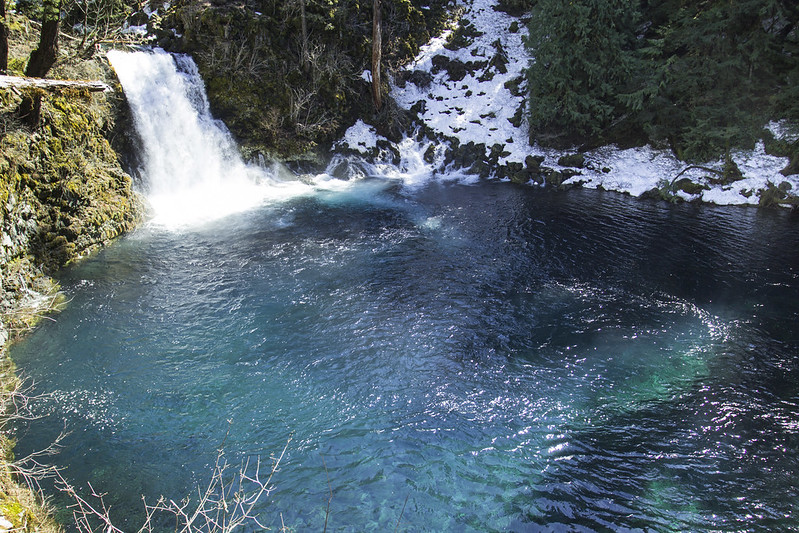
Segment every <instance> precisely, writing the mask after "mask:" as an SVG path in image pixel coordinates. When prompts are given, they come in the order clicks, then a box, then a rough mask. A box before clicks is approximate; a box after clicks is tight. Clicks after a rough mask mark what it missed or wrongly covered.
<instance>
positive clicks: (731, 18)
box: [528, 0, 799, 160]
mask: <svg viewBox="0 0 799 533" xmlns="http://www.w3.org/2000/svg"><path fill="white" fill-rule="evenodd" d="M798 26H799V6H798V5H796V3H795V2H789V1H786V0H736V1H735V2H730V1H729V0H703V1H701V2H688V1H686V0H661V1H651V0H650V1H641V2H634V1H631V2H623V1H622V0H579V1H574V2H569V3H565V2H555V1H553V0H540V1H539V2H538V5H537V6H536V8H535V9H534V11H533V19H532V21H531V23H530V36H531V37H530V41H529V45H530V47H531V52H532V54H533V55H534V56H535V58H536V60H535V62H534V63H533V64H532V65H531V66H530V68H529V70H528V77H529V83H528V86H529V88H530V123H531V126H532V136H533V138H534V140H537V141H539V142H546V141H557V140H560V139H563V138H565V139H567V140H569V141H572V142H577V141H580V142H609V141H615V140H617V139H616V138H615V137H614V135H618V133H619V132H620V131H625V132H634V133H636V134H637V135H639V136H640V140H641V141H642V142H643V141H649V142H653V143H666V144H668V145H669V146H671V147H672V149H673V150H674V152H675V153H676V154H677V156H678V157H680V158H682V159H686V160H708V159H715V158H718V157H719V156H720V155H722V154H724V153H727V152H728V151H729V150H730V149H731V148H739V147H740V148H750V147H752V146H754V144H755V142H756V141H757V140H758V139H759V138H760V136H761V132H762V127H763V125H764V124H765V123H766V122H768V121H769V120H773V119H779V118H788V119H792V120H799V103H798V102H799V29H798V28H797V27H798Z"/></svg>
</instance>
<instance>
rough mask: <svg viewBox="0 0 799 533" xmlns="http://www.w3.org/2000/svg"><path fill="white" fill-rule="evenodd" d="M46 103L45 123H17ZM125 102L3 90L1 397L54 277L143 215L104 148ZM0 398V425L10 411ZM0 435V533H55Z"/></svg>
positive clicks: (55, 298) (52, 302)
mask: <svg viewBox="0 0 799 533" xmlns="http://www.w3.org/2000/svg"><path fill="white" fill-rule="evenodd" d="M24 97H33V98H41V102H42V113H41V121H40V123H39V124H38V125H35V126H33V127H31V126H29V125H25V124H23V123H22V122H21V121H20V120H18V118H17V113H16V110H17V108H18V106H19V103H20V102H21V100H22V98H24ZM119 102H120V97H119V96H118V95H115V94H113V93H112V94H98V93H90V92H89V91H88V90H85V89H84V90H80V89H77V90H76V89H69V88H67V89H59V90H54V91H46V92H45V91H41V90H38V89H27V90H23V91H20V90H17V89H0V392H1V391H6V392H7V391H11V390H14V388H15V387H17V386H18V377H17V375H16V373H15V371H14V367H13V363H12V362H11V361H10V360H9V359H8V356H7V352H6V348H7V346H8V344H9V343H10V342H12V341H13V340H14V339H15V338H18V337H19V336H21V335H22V334H24V333H25V332H26V331H28V330H30V329H31V328H33V327H34V326H35V325H36V323H37V322H38V321H39V320H40V319H41V318H42V317H43V316H44V315H45V314H46V313H48V312H51V311H53V310H57V308H58V306H59V305H60V294H59V292H58V289H59V287H58V284H57V283H56V282H55V281H54V280H53V279H52V278H51V275H52V274H53V273H54V272H56V271H57V270H58V269H59V268H61V267H63V266H64V265H66V264H68V263H70V262H71V261H74V260H76V259H79V258H81V257H84V256H86V255H88V254H89V253H91V252H92V251H93V250H95V249H97V248H99V247H101V246H103V245H105V244H107V243H108V242H109V241H111V240H112V239H114V238H115V237H117V236H119V235H120V234H122V233H124V232H126V231H128V230H130V229H132V228H133V227H134V226H135V225H136V224H137V223H138V222H139V220H140V218H141V213H142V212H143V208H142V202H141V201H140V199H139V198H138V196H137V194H136V192H135V191H134V190H133V180H132V179H131V177H130V176H129V175H128V174H127V173H126V172H125V171H124V170H123V169H122V167H121V165H120V162H119V157H118V155H117V152H116V151H115V150H114V149H113V148H112V146H111V144H110V143H109V141H108V137H110V136H111V132H113V131H114V123H115V117H116V116H117V114H118V105H119ZM7 396H8V394H5V395H1V394H0V410H2V411H3V412H4V414H5V415H6V416H5V417H2V416H0V424H2V422H4V421H6V420H8V416H9V415H10V409H11V408H12V407H13V403H14V402H13V401H12V402H11V405H7V402H6V403H3V398H6V397H7ZM8 431H9V430H8V428H6V427H2V428H0V531H2V530H3V528H4V527H7V526H8V524H9V523H10V524H11V525H12V526H13V529H14V530H19V531H47V530H50V531H53V530H55V525H54V524H53V523H52V522H51V521H49V519H48V518H47V513H46V512H45V511H43V510H42V508H41V506H39V505H38V504H37V503H36V501H37V499H36V497H34V495H33V494H31V493H30V491H27V490H25V488H24V487H21V486H19V485H18V484H17V483H18V482H19V480H17V479H15V476H14V475H13V474H14V472H15V468H13V467H12V463H11V461H12V458H13V439H11V437H10V435H9V434H8Z"/></svg>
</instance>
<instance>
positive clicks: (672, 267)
mask: <svg viewBox="0 0 799 533" xmlns="http://www.w3.org/2000/svg"><path fill="white" fill-rule="evenodd" d="M372 189H374V188H372ZM61 281H62V283H63V286H64V290H65V292H66V294H67V295H68V297H69V299H70V304H69V307H68V308H67V310H66V311H64V312H63V313H61V314H60V315H58V316H57V317H56V319H57V321H56V322H54V323H51V322H49V321H47V322H45V323H44V324H43V325H42V326H41V327H40V328H39V329H38V330H37V331H36V332H35V333H34V334H33V335H31V336H30V337H29V338H28V339H27V340H26V341H25V342H23V343H21V344H19V345H18V346H16V347H15V349H14V350H13V354H12V355H13V357H14V358H15V360H16V361H17V363H18V365H19V366H20V368H21V370H22V371H23V372H24V373H25V374H26V375H28V376H31V377H32V378H33V379H35V381H36V388H37V391H39V392H49V393H52V399H51V400H46V401H43V402H42V403H40V404H39V405H38V410H39V411H40V412H41V413H43V414H47V415H48V416H47V417H46V418H45V419H43V420H39V421H36V422H35V423H34V424H33V425H32V426H30V427H28V428H22V429H21V431H20V433H21V434H20V445H19V453H20V454H24V453H26V452H27V451H29V450H33V449H37V448H41V447H43V446H45V445H46V444H47V443H48V442H50V441H51V440H52V439H53V438H55V436H56V435H57V433H58V432H59V431H60V430H61V429H62V428H63V425H64V422H63V420H64V419H66V426H67V429H68V430H70V431H71V434H70V435H69V437H68V438H67V439H66V441H65V447H64V449H63V451H62V452H61V454H60V455H59V456H58V457H56V458H55V461H56V462H57V463H58V464H59V465H62V466H65V467H66V468H67V470H66V474H67V476H68V477H69V478H70V479H72V480H73V481H74V482H75V483H77V484H79V485H85V483H86V482H88V481H90V482H91V483H92V485H93V486H94V488H95V489H96V490H97V491H102V492H106V493H108V496H107V501H108V502H109V503H112V504H113V512H114V515H115V517H116V519H117V521H118V523H119V524H120V525H121V526H122V527H123V529H126V530H135V529H138V526H139V525H140V520H141V515H142V506H141V495H146V496H147V498H148V500H153V501H154V500H155V499H156V498H157V497H158V496H159V495H161V494H163V495H167V496H168V497H170V498H173V499H175V500H178V499H180V498H182V497H183V496H185V495H189V494H191V493H192V492H195V493H196V488H195V487H196V486H198V485H201V484H204V483H206V482H207V479H208V477H209V476H210V472H211V467H212V465H213V463H214V460H215V459H216V455H217V449H218V448H219V447H220V445H222V443H224V448H225V451H226V455H227V457H228V459H229V460H231V461H232V462H234V463H236V464H238V462H239V461H241V460H242V459H244V458H247V457H255V456H260V457H262V458H268V457H269V455H270V454H277V453H279V452H280V451H281V450H282V449H283V447H284V445H285V444H286V442H287V439H289V437H291V439H292V440H291V442H290V443H289V445H288V450H287V453H286V457H285V458H284V461H283V463H282V465H281V468H280V470H279V472H278V473H277V474H276V476H275V478H274V480H273V481H274V485H275V490H274V492H273V493H271V494H270V496H269V497H268V498H265V499H263V500H262V502H261V503H262V505H261V506H260V507H259V510H260V513H261V521H262V522H263V523H265V524H266V525H270V526H271V527H274V528H276V529H277V528H279V527H280V525H281V520H282V521H283V523H285V525H286V526H289V527H292V528H294V530H296V531H305V530H314V531H321V530H322V529H323V527H324V524H325V520H326V508H327V503H328V496H329V489H328V479H329V483H330V488H331V489H332V492H333V497H332V501H331V502H330V515H329V517H327V522H328V525H327V527H328V528H329V530H331V531H386V530H391V531H393V530H395V528H397V527H398V526H399V529H400V530H403V531H422V530H423V531H492V530H496V531H541V530H546V531H550V530H551V531H561V530H563V531H591V530H597V531H604V530H608V529H613V530H623V529H627V530H641V531H671V530H720V531H768V530H789V529H799V518H797V517H796V514H795V510H796V509H797V508H798V506H799V476H797V474H796V472H799V219H797V218H796V217H795V216H791V215H790V214H789V213H787V212H784V211H758V210H755V209H742V208H716V207H710V206H703V207H699V206H692V205H683V206H671V205H666V204H662V203H649V202H644V201H640V200H634V199H630V198H628V197H625V196H621V195H616V194H611V193H602V192H596V191H571V192H569V193H568V194H560V193H553V192H543V191H537V190H533V189H530V188H517V187H514V186H511V185H509V184H482V185H479V186H472V187H467V186H459V185H431V186H429V187H428V188H426V189H424V190H422V191H418V192H416V193H413V194H408V193H402V192H400V191H398V190H395V189H393V188H390V187H389V188H386V189H384V190H382V191H380V192H370V193H368V194H366V193H359V192H358V191H357V190H356V191H355V192H353V193H346V192H345V193H330V192H328V193H319V194H317V195H312V196H306V197H303V198H297V199H294V200H290V201H287V202H284V203H279V204H274V205H271V206H266V207H263V208H261V209H258V210H256V211H254V212H250V213H245V214H241V215H236V216H233V217H230V218H228V219H225V220H224V221H221V222H216V223H214V224H213V225H209V226H206V227H198V228H193V229H186V230H183V231H180V232H168V231H163V230H158V229H146V228H144V229H141V230H139V231H137V232H135V233H133V234H132V235H129V236H127V237H125V238H123V239H121V240H120V241H118V242H116V243H115V244H113V245H112V246H110V247H109V248H107V249H105V250H103V251H102V252H100V253H99V254H98V255H96V256H95V257H93V258H91V259H89V260H86V261H84V262H82V263H80V264H78V265H76V266H74V267H71V268H68V269H66V270H65V271H64V272H63V274H62V279H61ZM406 501H407V504H406ZM403 507H404V511H403ZM400 515H401V518H400Z"/></svg>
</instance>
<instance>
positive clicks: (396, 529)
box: [394, 492, 411, 533]
mask: <svg viewBox="0 0 799 533" xmlns="http://www.w3.org/2000/svg"><path fill="white" fill-rule="evenodd" d="M410 497H411V493H410V492H409V493H408V495H407V496H405V503H403V504H402V511H400V515H399V518H397V527H395V528H394V533H397V531H399V526H400V522H401V521H402V515H403V514H404V513H405V506H406V505H408V498H410Z"/></svg>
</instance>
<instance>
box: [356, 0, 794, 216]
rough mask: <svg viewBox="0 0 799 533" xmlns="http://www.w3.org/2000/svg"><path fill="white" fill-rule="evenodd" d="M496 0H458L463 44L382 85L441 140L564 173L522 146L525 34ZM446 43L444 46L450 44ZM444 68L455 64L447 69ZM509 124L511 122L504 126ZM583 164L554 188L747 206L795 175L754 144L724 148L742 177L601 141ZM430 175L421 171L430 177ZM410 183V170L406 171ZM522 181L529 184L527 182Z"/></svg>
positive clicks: (440, 49)
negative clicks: (536, 161)
mask: <svg viewBox="0 0 799 533" xmlns="http://www.w3.org/2000/svg"><path fill="white" fill-rule="evenodd" d="M495 4H496V0H462V1H461V5H462V7H463V9H464V12H463V15H462V17H461V19H460V24H461V27H462V28H463V27H464V26H465V27H467V28H468V30H469V31H465V32H464V31H461V36H460V37H461V39H460V40H461V41H463V36H465V37H466V43H467V44H466V45H465V46H462V47H460V48H458V49H453V50H451V49H448V48H447V47H446V46H445V45H447V42H448V39H450V38H451V35H450V34H449V33H448V34H445V35H442V36H441V37H439V38H436V39H434V40H432V41H431V42H430V43H429V44H428V45H427V46H425V47H424V48H423V49H422V52H421V53H420V55H419V56H418V57H417V59H416V61H414V62H413V63H412V64H410V65H408V66H407V67H406V71H407V72H406V73H405V74H406V75H404V76H400V77H398V78H400V79H401V80H400V81H398V82H397V83H395V85H394V86H393V87H392V92H391V95H392V97H393V98H394V99H395V100H396V101H397V102H398V103H399V105H400V106H402V107H403V108H405V109H408V110H411V109H412V108H413V110H414V111H415V112H416V113H417V115H418V116H419V118H420V119H421V120H422V121H423V122H424V123H425V124H426V125H427V127H429V128H430V129H431V130H432V131H434V132H435V133H437V134H438V135H440V136H442V137H449V138H452V137H456V138H457V139H458V141H459V143H460V145H461V146H463V145H464V144H467V143H474V144H478V145H479V144H484V145H485V147H486V150H487V151H489V150H491V148H492V147H495V146H497V145H499V146H501V147H502V149H501V150H500V152H501V155H500V157H499V158H498V163H499V164H500V165H505V164H508V163H514V164H517V165H518V164H524V162H525V161H526V159H527V158H528V157H529V156H531V155H532V156H538V157H543V158H544V160H543V162H542V165H543V166H545V167H548V168H550V169H553V170H555V171H560V170H564V167H563V166H561V165H559V164H558V160H559V158H560V157H562V156H563V155H564V154H565V153H566V152H563V151H557V150H549V149H544V148H541V147H539V146H530V144H529V142H528V139H529V131H528V127H527V124H526V121H525V120H524V115H525V113H524V112H523V108H522V106H523V105H524V96H523V95H522V93H523V92H524V91H523V90H519V89H518V88H519V86H520V84H521V87H522V88H523V87H524V81H523V80H524V78H523V71H524V68H525V67H526V66H527V64H528V62H529V60H530V56H529V54H528V51H527V50H526V48H525V46H524V42H523V41H524V37H525V35H526V34H527V30H526V28H525V26H524V24H523V23H522V21H520V20H519V19H517V18H515V17H512V16H510V15H508V14H506V13H503V12H499V11H496V10H495V9H494V6H495ZM450 48H454V47H453V46H450ZM452 65H455V67H453V66H452ZM514 124H515V125H514ZM370 134H374V133H373V132H370V130H369V129H368V128H367V127H365V125H364V124H363V123H359V124H356V125H355V126H354V127H353V128H352V129H351V130H350V131H349V132H348V134H347V135H346V136H345V138H344V139H343V141H342V143H344V144H346V145H348V146H349V147H350V148H351V149H354V150H360V151H365V150H366V149H368V148H373V147H375V146H376V145H377V138H374V139H371V140H369V139H368V136H369V135H370ZM583 155H584V156H585V163H586V164H585V166H584V167H583V168H579V169H577V170H576V171H577V172H579V174H578V175H575V176H573V177H568V175H567V176H566V177H567V179H566V180H565V181H564V182H563V184H564V185H566V186H569V185H578V184H579V185H582V186H583V187H588V188H603V189H605V190H612V191H618V192H622V193H628V194H631V195H634V196H640V195H641V194H644V193H647V192H648V191H651V190H653V189H659V190H662V191H663V192H664V193H665V194H666V195H668V196H669V197H671V198H680V199H684V200H689V201H691V200H695V201H696V200H699V201H704V202H709V203H715V204H720V205H745V204H748V205H757V204H759V203H760V200H761V197H760V191H764V190H767V189H770V188H771V189H774V188H775V187H776V186H779V185H781V188H782V189H784V190H790V191H791V192H792V193H794V194H795V193H796V191H799V177H798V176H790V177H787V178H786V177H784V176H783V175H782V174H780V172H779V171H780V170H781V169H783V168H784V167H785V166H786V165H787V164H788V162H789V161H788V159H787V158H781V157H774V156H771V155H768V154H766V152H765V149H764V146H763V144H762V143H760V144H759V145H758V146H757V147H756V148H755V149H754V150H750V151H738V152H735V153H734V154H732V156H733V160H734V162H735V163H736V164H737V165H738V168H739V169H740V171H741V173H742V174H743V177H744V179H741V180H738V181H734V182H732V183H727V184H720V183H714V182H716V181H718V180H714V179H713V178H715V176H713V175H712V173H710V172H708V171H707V170H703V169H701V168H691V169H689V170H687V171H686V168H687V167H688V166H689V165H687V164H686V163H684V162H682V161H679V160H678V159H677V158H676V157H674V155H673V154H672V153H671V152H670V151H668V150H661V149H655V148H652V147H648V146H647V147H642V148H632V149H619V148H616V147H613V146H606V147H602V148H598V149H595V150H591V151H588V152H585V153H584V154H583ZM723 164H724V162H723V161H722V160H719V161H711V162H706V163H704V164H703V165H701V167H705V168H711V169H718V170H721V169H722V167H723ZM435 174H436V173H435V172H431V173H430V175H431V177H432V176H433V175H435ZM678 175H679V176H680V178H688V179H690V180H691V182H693V183H694V184H696V185H698V187H693V188H691V189H690V190H691V191H692V192H693V194H691V193H689V192H686V191H684V190H679V189H678V190H673V187H672V188H670V185H673V182H674V179H675V177H677V176H678ZM415 179H416V180H417V181H418V176H417V177H415ZM531 183H532V182H531Z"/></svg>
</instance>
